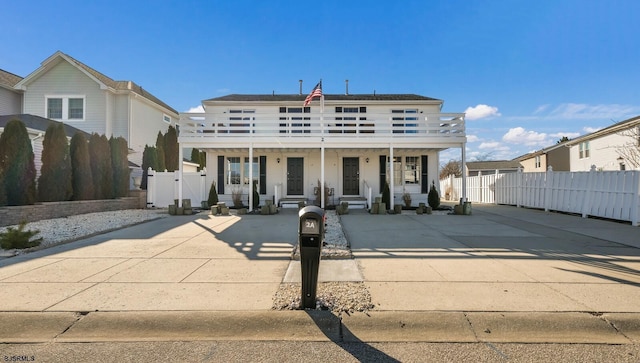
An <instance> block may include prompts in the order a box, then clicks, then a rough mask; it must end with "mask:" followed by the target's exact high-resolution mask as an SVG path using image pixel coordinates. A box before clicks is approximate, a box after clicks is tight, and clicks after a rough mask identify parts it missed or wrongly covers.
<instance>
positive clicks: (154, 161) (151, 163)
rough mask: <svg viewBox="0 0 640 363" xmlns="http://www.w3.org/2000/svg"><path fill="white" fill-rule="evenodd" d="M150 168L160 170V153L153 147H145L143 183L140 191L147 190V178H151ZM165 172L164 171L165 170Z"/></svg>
mask: <svg viewBox="0 0 640 363" xmlns="http://www.w3.org/2000/svg"><path fill="white" fill-rule="evenodd" d="M149 168H151V169H152V170H155V171H159V170H158V152H157V149H156V148H155V147H153V146H149V145H145V146H144V151H143V152H142V183H140V189H143V190H147V178H148V177H149ZM163 171H164V170H163Z"/></svg>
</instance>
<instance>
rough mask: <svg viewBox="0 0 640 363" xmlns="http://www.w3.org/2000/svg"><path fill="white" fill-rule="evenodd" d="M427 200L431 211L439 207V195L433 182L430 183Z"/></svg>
mask: <svg viewBox="0 0 640 363" xmlns="http://www.w3.org/2000/svg"><path fill="white" fill-rule="evenodd" d="M427 200H428V202H429V206H430V207H431V208H433V209H436V208H438V207H439V206H440V194H439V193H438V190H437V189H436V182H435V181H433V180H432V181H431V189H429V195H428V196H427Z"/></svg>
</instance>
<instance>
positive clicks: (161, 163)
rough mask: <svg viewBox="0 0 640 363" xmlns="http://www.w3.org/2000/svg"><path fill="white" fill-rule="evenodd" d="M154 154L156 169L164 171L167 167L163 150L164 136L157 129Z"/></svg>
mask: <svg viewBox="0 0 640 363" xmlns="http://www.w3.org/2000/svg"><path fill="white" fill-rule="evenodd" d="M156 154H157V157H158V166H157V169H156V168H154V169H153V170H156V171H164V170H165V169H166V168H167V164H166V163H165V156H164V155H165V152H164V136H162V132H160V131H158V137H157V138H156Z"/></svg>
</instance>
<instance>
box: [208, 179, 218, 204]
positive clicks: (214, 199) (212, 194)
mask: <svg viewBox="0 0 640 363" xmlns="http://www.w3.org/2000/svg"><path fill="white" fill-rule="evenodd" d="M207 203H209V207H212V206H214V205H216V204H218V190H217V189H216V182H213V183H211V188H209V198H208V199H207Z"/></svg>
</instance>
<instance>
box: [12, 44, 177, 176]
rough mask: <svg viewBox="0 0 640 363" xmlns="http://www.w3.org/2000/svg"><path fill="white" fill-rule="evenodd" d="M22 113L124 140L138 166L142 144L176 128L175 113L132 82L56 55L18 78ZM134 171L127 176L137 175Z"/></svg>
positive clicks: (153, 140) (65, 55)
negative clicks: (113, 77) (115, 77)
mask: <svg viewBox="0 0 640 363" xmlns="http://www.w3.org/2000/svg"><path fill="white" fill-rule="evenodd" d="M14 90H15V91H17V92H20V93H22V94H23V101H22V109H21V110H20V112H13V113H22V114H31V115H36V116H40V117H43V118H48V119H52V120H55V121H61V122H63V123H65V124H66V125H70V126H73V127H75V128H77V129H80V130H82V131H84V132H87V133H89V134H91V133H98V134H104V135H106V136H107V137H111V136H114V137H119V136H122V137H124V138H125V139H126V140H127V142H128V144H129V149H130V154H129V161H130V162H133V163H134V164H137V165H142V152H143V151H144V147H145V145H155V142H156V137H157V134H158V131H160V132H162V133H165V132H166V131H167V129H168V127H169V126H170V125H173V126H175V125H176V123H177V121H178V119H179V114H178V112H177V111H176V110H174V109H173V108H171V107H170V106H169V105H167V104H166V103H164V102H162V101H161V100H160V99H158V98H156V97H155V96H154V95H152V94H151V93H149V92H147V91H146V90H144V89H143V88H142V87H140V86H139V85H137V84H135V83H134V82H132V81H115V80H113V79H111V78H109V77H107V76H105V75H104V74H102V73H100V72H98V71H96V70H95V69H93V68H91V67H89V66H87V65H85V64H84V63H82V62H79V61H78V60H76V59H74V58H72V57H70V56H69V55H67V54H64V53H62V52H60V51H58V52H56V53H54V54H53V55H51V56H50V57H49V58H47V59H45V60H44V61H43V62H42V64H41V66H40V67H39V68H38V69H36V70H35V71H33V72H32V73H31V74H29V75H28V76H26V77H25V78H24V79H21V80H19V81H18V82H17V83H15V85H14ZM141 173H142V171H141V170H140V169H139V168H136V170H133V172H132V176H137V175H140V174H141Z"/></svg>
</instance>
